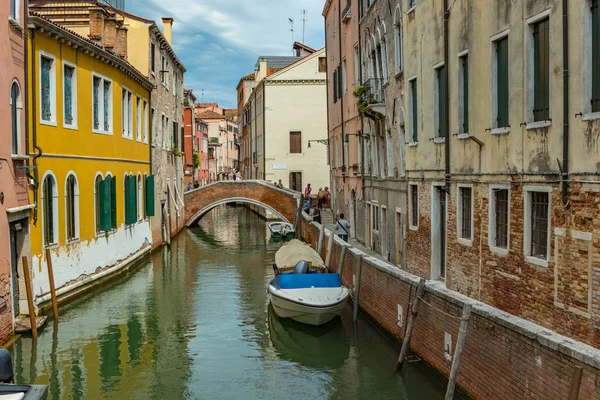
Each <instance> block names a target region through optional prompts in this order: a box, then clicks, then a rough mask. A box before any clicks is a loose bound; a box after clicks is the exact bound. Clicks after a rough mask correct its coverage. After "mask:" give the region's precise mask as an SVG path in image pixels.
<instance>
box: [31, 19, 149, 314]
mask: <svg viewBox="0 0 600 400" xmlns="http://www.w3.org/2000/svg"><path fill="white" fill-rule="evenodd" d="M29 29H30V32H29V33H30V35H29V50H30V53H29V54H30V55H31V56H30V57H29V68H28V70H29V73H30V74H31V79H30V82H31V84H30V86H29V102H30V103H29V105H30V107H29V123H30V128H31V129H30V132H31V137H30V138H29V147H30V154H31V157H32V164H33V174H32V176H33V178H34V183H35V184H34V185H33V186H32V187H33V189H32V195H33V196H32V198H33V199H34V201H35V204H36V212H37V215H36V217H37V218H35V220H36V222H35V223H33V224H32V226H31V232H30V234H31V253H32V264H33V265H32V266H31V269H32V278H33V291H34V296H35V301H36V304H37V305H40V304H42V303H45V302H47V301H48V299H49V294H48V293H49V280H48V272H47V260H46V255H45V251H46V249H50V253H51V257H52V264H53V270H54V280H55V285H56V287H57V290H58V293H59V296H60V297H68V296H69V295H71V294H74V293H76V292H77V291H79V290H80V289H82V288H84V287H86V286H89V285H91V284H92V283H93V282H95V281H97V280H98V279H100V278H104V277H106V276H107V275H109V274H111V273H113V272H117V271H119V270H121V269H122V268H125V267H127V266H128V265H129V264H130V263H131V262H132V261H134V260H136V259H137V258H138V257H139V256H141V255H142V254H144V253H145V252H149V251H150V249H151V247H150V244H151V243H152V235H151V230H150V218H151V216H153V215H154V178H153V177H152V176H151V163H150V147H149V144H148V143H149V131H150V126H149V124H150V117H149V111H150V91H151V90H152V84H151V83H150V82H149V81H148V80H147V79H146V78H145V77H144V75H143V74H141V73H140V72H139V71H137V70H136V69H135V68H133V67H132V66H131V65H130V64H129V63H128V62H127V61H125V60H124V59H123V58H121V57H119V56H118V55H119V49H122V48H123V46H125V48H126V43H125V44H124V43H120V41H121V40H126V37H125V38H123V37H119V35H117V38H116V42H115V47H114V51H113V52H109V51H106V50H104V49H103V48H101V47H99V46H98V45H96V44H94V43H93V42H92V41H90V40H89V39H86V38H83V37H82V36H79V35H78V34H76V33H74V32H72V31H69V30H66V29H64V28H62V27H60V26H59V25H56V24H54V23H52V22H49V21H48V20H46V19H43V18H41V17H39V16H37V15H35V14H32V15H31V16H30V19H29ZM21 287H23V286H22V284H21ZM21 294H22V295H21ZM25 299H26V297H25V291H24V290H21V291H20V306H21V308H22V310H23V309H25V308H26V307H27V303H26V301H25Z"/></svg>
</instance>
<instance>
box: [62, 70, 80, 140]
mask: <svg viewBox="0 0 600 400" xmlns="http://www.w3.org/2000/svg"><path fill="white" fill-rule="evenodd" d="M63 124H64V126H65V127H66V128H75V129H76V128H77V69H76V67H75V65H74V64H71V63H68V62H66V61H63Z"/></svg>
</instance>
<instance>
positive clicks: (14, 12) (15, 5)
mask: <svg viewBox="0 0 600 400" xmlns="http://www.w3.org/2000/svg"><path fill="white" fill-rule="evenodd" d="M20 14H21V13H20V11H19V0H10V19H12V20H13V21H17V22H19V19H20V18H19V17H20V16H21V15H20Z"/></svg>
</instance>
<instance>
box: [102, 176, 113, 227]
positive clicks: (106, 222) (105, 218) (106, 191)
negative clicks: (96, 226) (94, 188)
mask: <svg viewBox="0 0 600 400" xmlns="http://www.w3.org/2000/svg"><path fill="white" fill-rule="evenodd" d="M110 185H111V179H110V176H107V177H106V179H103V180H102V181H100V230H101V231H109V230H110Z"/></svg>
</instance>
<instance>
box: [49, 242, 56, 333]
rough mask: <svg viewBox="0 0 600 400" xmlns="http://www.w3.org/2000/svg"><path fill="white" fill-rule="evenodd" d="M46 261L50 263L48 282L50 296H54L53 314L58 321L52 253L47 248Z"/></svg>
mask: <svg viewBox="0 0 600 400" xmlns="http://www.w3.org/2000/svg"><path fill="white" fill-rule="evenodd" d="M46 263H47V265H48V282H50V296H51V298H52V314H54V322H58V303H57V301H56V289H55V287H54V271H53V269H52V255H51V253H50V249H46Z"/></svg>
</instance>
